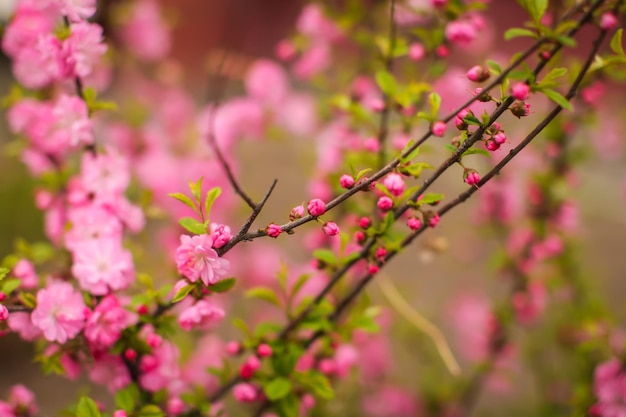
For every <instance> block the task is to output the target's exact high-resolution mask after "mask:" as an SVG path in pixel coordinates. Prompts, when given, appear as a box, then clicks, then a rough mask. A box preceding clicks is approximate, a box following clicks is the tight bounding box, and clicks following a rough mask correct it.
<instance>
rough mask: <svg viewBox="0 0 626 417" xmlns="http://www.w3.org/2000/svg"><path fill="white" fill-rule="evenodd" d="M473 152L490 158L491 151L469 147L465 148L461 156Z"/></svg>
mask: <svg viewBox="0 0 626 417" xmlns="http://www.w3.org/2000/svg"><path fill="white" fill-rule="evenodd" d="M474 154H478V155H484V156H486V157H488V158H491V152H489V151H486V150H485V149H480V148H470V149H468V150H466V151H465V152H463V156H467V155H474Z"/></svg>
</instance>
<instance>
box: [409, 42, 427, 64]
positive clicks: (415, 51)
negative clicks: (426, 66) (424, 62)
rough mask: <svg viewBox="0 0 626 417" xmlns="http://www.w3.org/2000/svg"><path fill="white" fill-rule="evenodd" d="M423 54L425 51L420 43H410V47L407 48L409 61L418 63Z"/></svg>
mask: <svg viewBox="0 0 626 417" xmlns="http://www.w3.org/2000/svg"><path fill="white" fill-rule="evenodd" d="M425 54H426V50H425V49H424V45H422V44H421V43H412V44H411V46H409V59H412V60H413V61H419V60H420V59H422V58H424V55H425Z"/></svg>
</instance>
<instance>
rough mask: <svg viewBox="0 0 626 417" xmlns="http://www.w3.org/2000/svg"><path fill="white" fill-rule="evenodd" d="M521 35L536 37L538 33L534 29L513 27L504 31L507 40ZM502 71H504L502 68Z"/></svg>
mask: <svg viewBox="0 0 626 417" xmlns="http://www.w3.org/2000/svg"><path fill="white" fill-rule="evenodd" d="M520 36H530V37H532V38H536V37H537V34H536V33H535V32H533V31H532V30H529V29H523V28H511V29H509V30H507V31H506V32H504V39H505V40H507V41H508V40H510V39H513V38H518V37H520ZM500 72H502V71H501V70H500Z"/></svg>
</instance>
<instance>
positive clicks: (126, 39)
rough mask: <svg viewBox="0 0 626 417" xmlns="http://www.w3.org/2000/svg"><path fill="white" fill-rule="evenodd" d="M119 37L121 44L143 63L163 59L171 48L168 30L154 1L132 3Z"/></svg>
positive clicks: (146, 0) (140, 0)
mask: <svg viewBox="0 0 626 417" xmlns="http://www.w3.org/2000/svg"><path fill="white" fill-rule="evenodd" d="M120 35H121V36H122V39H123V44H124V45H126V46H127V47H128V48H129V49H130V51H131V52H132V53H133V54H135V55H136V56H137V57H138V58H139V59H142V60H144V61H158V60H160V59H163V58H165V57H166V56H167V54H168V53H169V51H170V48H171V46H172V39H171V33H170V29H169V28H168V27H167V25H166V24H165V21H164V19H163V17H162V16H161V9H160V6H159V3H158V2H157V1H155V0H139V1H135V2H133V3H132V9H131V12H130V15H129V16H128V20H127V21H126V22H125V23H124V24H123V26H122V28H121V31H120Z"/></svg>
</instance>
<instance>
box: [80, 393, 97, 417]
mask: <svg viewBox="0 0 626 417" xmlns="http://www.w3.org/2000/svg"><path fill="white" fill-rule="evenodd" d="M76 417H100V411H99V410H98V406H97V405H96V402H95V401H94V400H92V399H91V398H89V397H81V398H80V400H78V405H77V406H76Z"/></svg>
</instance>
